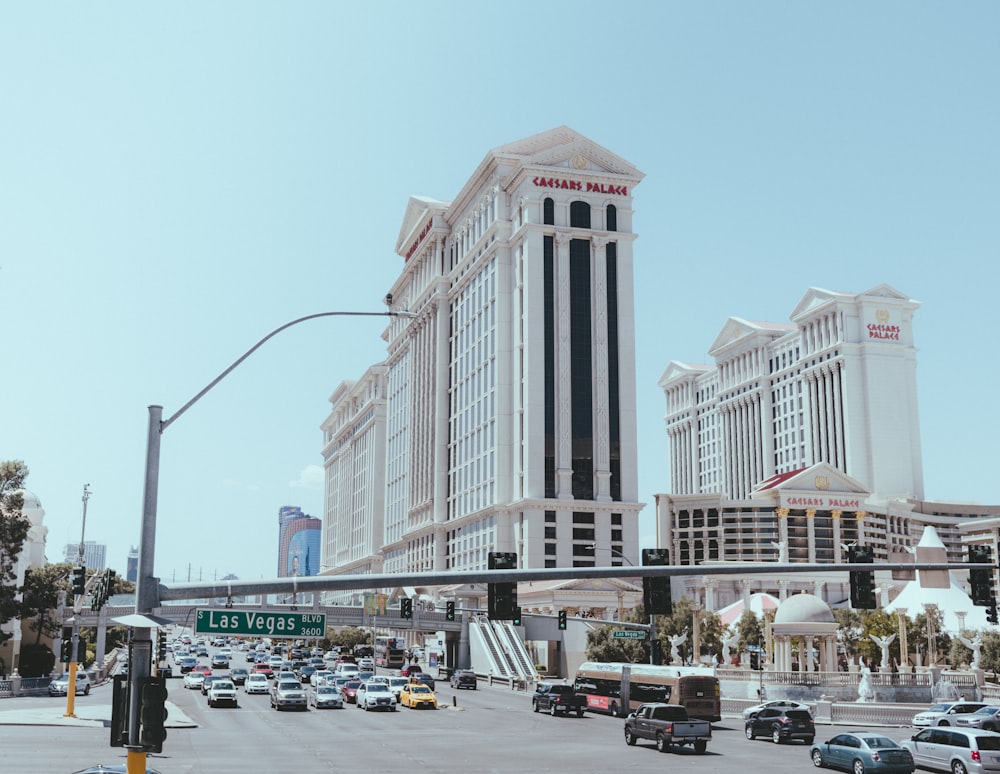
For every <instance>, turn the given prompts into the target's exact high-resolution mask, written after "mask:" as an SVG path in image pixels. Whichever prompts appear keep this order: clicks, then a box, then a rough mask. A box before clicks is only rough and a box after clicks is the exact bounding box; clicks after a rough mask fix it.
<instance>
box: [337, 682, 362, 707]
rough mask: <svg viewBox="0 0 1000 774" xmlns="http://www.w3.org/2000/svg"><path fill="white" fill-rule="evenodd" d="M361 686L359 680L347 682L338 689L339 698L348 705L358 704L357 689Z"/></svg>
mask: <svg viewBox="0 0 1000 774" xmlns="http://www.w3.org/2000/svg"><path fill="white" fill-rule="evenodd" d="M360 686H361V681H360V680H349V681H348V682H346V683H344V687H343V688H341V689H340V698H341V699H343V700H344V701H345V702H348V703H349V704H357V703H358V688H359V687H360Z"/></svg>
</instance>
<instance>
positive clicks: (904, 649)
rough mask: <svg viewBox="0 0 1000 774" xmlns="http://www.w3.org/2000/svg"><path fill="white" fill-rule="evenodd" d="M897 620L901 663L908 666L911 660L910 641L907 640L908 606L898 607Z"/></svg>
mask: <svg viewBox="0 0 1000 774" xmlns="http://www.w3.org/2000/svg"><path fill="white" fill-rule="evenodd" d="M896 621H897V626H898V631H899V663H900V665H901V666H904V667H905V666H906V664H907V662H908V661H909V655H910V643H908V642H907V641H906V608H905V607H897V608H896Z"/></svg>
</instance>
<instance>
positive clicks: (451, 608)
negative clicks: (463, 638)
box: [444, 602, 455, 621]
mask: <svg viewBox="0 0 1000 774" xmlns="http://www.w3.org/2000/svg"><path fill="white" fill-rule="evenodd" d="M444 618H445V620H446V621H454V620H455V603H454V602H447V603H445V606H444Z"/></svg>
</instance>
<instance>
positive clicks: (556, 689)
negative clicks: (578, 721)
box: [531, 683, 587, 718]
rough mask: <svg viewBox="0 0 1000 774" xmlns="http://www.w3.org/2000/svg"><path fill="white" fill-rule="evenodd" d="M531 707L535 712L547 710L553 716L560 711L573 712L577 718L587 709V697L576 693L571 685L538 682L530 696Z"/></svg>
mask: <svg viewBox="0 0 1000 774" xmlns="http://www.w3.org/2000/svg"><path fill="white" fill-rule="evenodd" d="M531 709H532V710H534V711H535V712H541V711H543V710H548V713H549V714H550V715H552V716H553V717H554V716H555V715H557V714H558V713H560V712H562V713H565V714H567V715H568V714H569V713H570V712H575V713H576V716H577V717H578V718H579V717H583V711H584V710H585V709H587V697H586V696H584V695H583V694H582V693H577V692H576V689H575V688H574V687H573V686H572V685H559V684H558V683H539V684H538V687H537V688H535V695H534V696H532V697H531Z"/></svg>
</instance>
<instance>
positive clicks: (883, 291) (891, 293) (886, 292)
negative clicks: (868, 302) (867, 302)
mask: <svg viewBox="0 0 1000 774" xmlns="http://www.w3.org/2000/svg"><path fill="white" fill-rule="evenodd" d="M870 296H874V297H876V298H892V299H895V300H897V301H909V300H910V299H909V296H907V295H906V294H905V293H900V292H899V291H898V290H896V288H894V287H893V286H892V285H887V284H885V283H882V284H881V285H876V286H875V287H873V288H872V289H871V290H866V291H865V292H864V293H858V297H859V298H861V297H870Z"/></svg>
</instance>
